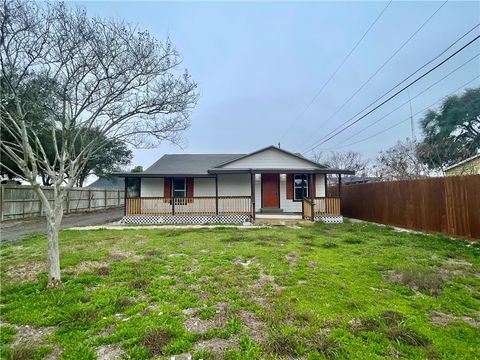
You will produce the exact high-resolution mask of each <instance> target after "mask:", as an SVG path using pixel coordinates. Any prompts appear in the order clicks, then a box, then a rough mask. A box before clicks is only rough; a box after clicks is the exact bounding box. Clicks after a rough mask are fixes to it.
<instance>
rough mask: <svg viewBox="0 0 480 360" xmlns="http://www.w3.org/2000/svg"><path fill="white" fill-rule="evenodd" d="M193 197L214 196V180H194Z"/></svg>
mask: <svg viewBox="0 0 480 360" xmlns="http://www.w3.org/2000/svg"><path fill="white" fill-rule="evenodd" d="M193 196H215V178H194V179H193Z"/></svg>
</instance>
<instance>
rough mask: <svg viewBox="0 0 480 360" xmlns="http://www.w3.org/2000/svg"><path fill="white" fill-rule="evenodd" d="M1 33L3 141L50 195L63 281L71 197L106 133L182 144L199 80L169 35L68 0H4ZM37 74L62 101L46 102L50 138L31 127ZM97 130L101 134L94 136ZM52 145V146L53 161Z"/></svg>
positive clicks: (21, 171)
mask: <svg viewBox="0 0 480 360" xmlns="http://www.w3.org/2000/svg"><path fill="white" fill-rule="evenodd" d="M0 30H1V33H0V65H1V70H0V71H1V73H0V75H1V77H2V82H1V85H2V89H1V92H2V101H1V103H0V111H1V112H0V116H1V118H0V125H1V126H2V128H3V130H5V131H6V132H7V133H8V134H9V136H8V139H3V138H2V139H1V140H0V146H1V149H2V150H3V153H4V155H3V156H6V157H8V158H9V159H10V160H12V161H13V162H14V163H15V164H16V165H17V167H18V168H17V169H10V170H12V171H13V172H14V173H15V174H16V176H18V177H20V178H23V179H25V180H27V181H28V182H29V183H30V184H31V185H32V186H33V187H34V189H35V191H36V193H37V195H38V197H39V199H40V200H41V202H42V206H43V209H44V212H45V216H46V219H47V239H48V256H47V257H48V284H49V286H54V287H55V286H58V285H59V284H60V281H61V277H60V262H59V250H58V233H59V229H60V223H61V221H62V217H63V199H64V196H65V193H66V191H67V190H68V189H69V188H71V187H72V186H73V185H74V184H75V182H76V181H77V179H78V176H79V175H80V174H81V172H82V170H83V169H84V167H85V165H86V163H87V162H88V160H89V159H90V158H91V157H92V156H95V154H98V153H99V152H101V151H102V148H103V145H102V142H101V139H102V138H105V139H116V140H118V141H124V142H126V143H128V144H130V145H132V146H136V147H148V146H155V145H157V144H159V143H160V142H162V141H171V142H178V141H179V139H180V135H181V132H182V131H183V130H185V129H186V128H187V127H188V126H189V113H190V110H191V109H192V107H193V106H194V105H195V104H196V101H197V94H196V86H197V85H196V83H195V82H194V81H192V80H191V78H190V76H189V74H188V73H187V72H186V71H183V72H182V71H179V69H178V68H179V65H180V64H181V61H182V59H181V57H180V55H179V53H178V52H177V51H176V50H175V48H174V47H173V46H172V44H171V42H170V41H169V40H168V39H167V40H166V41H165V42H160V41H158V40H157V39H155V38H153V37H152V36H151V35H150V34H149V33H148V32H146V31H139V30H138V29H136V28H135V27H132V26H130V25H128V24H125V23H122V22H115V21H110V20H108V21H107V20H104V19H100V18H89V17H88V16H87V15H86V12H85V11H84V10H83V9H80V8H70V7H67V6H66V5H65V4H63V3H36V2H27V1H21V0H13V1H9V0H7V1H4V2H3V4H1V5H0ZM39 79H43V80H42V81H38V80H39ZM32 81H34V82H35V83H36V84H37V86H39V87H42V86H43V87H49V89H50V90H51V91H53V96H52V97H51V98H52V99H53V100H50V101H48V102H45V103H44V104H43V107H44V110H46V111H47V116H46V121H45V124H44V125H43V130H44V131H45V130H46V131H48V133H49V134H50V138H49V140H48V141H47V140H40V138H39V136H38V135H37V133H36V131H35V130H34V129H32V128H31V127H30V126H29V125H30V120H29V118H30V115H31V112H32V107H31V106H30V105H31V104H30V103H29V100H28V97H27V96H24V94H25V93H26V89H27V88H28V87H29V85H30V84H31V83H32ZM93 132H94V133H96V134H98V136H97V137H93V138H92V136H91V134H92V133H93ZM42 139H43V137H42ZM79 142H80V143H81V146H80V147H78V146H76V144H78V143H79ZM46 146H53V148H54V156H53V158H52V156H50V158H49V157H48V156H47V154H46V153H47V152H46V151H45V147H46ZM2 165H4V164H3V162H2ZM40 172H43V173H45V174H47V175H48V176H49V177H50V178H51V179H52V186H53V188H54V191H53V194H54V198H53V202H49V200H48V199H47V197H46V196H45V193H44V192H43V191H42V189H41V187H40V184H39V182H38V178H39V174H40Z"/></svg>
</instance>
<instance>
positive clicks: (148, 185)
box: [140, 178, 163, 197]
mask: <svg viewBox="0 0 480 360" xmlns="http://www.w3.org/2000/svg"><path fill="white" fill-rule="evenodd" d="M141 182H142V183H141V185H140V196H141V197H149V196H151V197H158V196H159V197H162V196H163V178H142V179H141Z"/></svg>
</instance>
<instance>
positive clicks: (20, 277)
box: [6, 261, 47, 283]
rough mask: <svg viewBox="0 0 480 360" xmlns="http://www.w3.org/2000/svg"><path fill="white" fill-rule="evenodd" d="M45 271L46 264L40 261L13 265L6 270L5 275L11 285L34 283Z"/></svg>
mask: <svg viewBox="0 0 480 360" xmlns="http://www.w3.org/2000/svg"><path fill="white" fill-rule="evenodd" d="M46 270H47V263H45V262H42V261H40V262H31V263H26V264H19V265H15V266H13V267H11V268H9V269H6V274H7V276H8V277H9V279H10V280H12V282H13V283H23V282H35V281H36V280H37V276H38V274H40V273H42V272H46Z"/></svg>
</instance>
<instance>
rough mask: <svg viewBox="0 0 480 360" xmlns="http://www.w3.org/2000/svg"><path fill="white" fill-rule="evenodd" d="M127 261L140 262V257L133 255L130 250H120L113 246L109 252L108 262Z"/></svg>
mask: <svg viewBox="0 0 480 360" xmlns="http://www.w3.org/2000/svg"><path fill="white" fill-rule="evenodd" d="M127 259H128V260H132V261H140V260H142V256H140V255H137V254H135V253H134V252H133V251H132V250H126V249H122V248H120V247H118V246H115V247H113V248H112V249H111V250H110V257H109V260H110V261H109V262H113V261H118V260H127Z"/></svg>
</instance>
